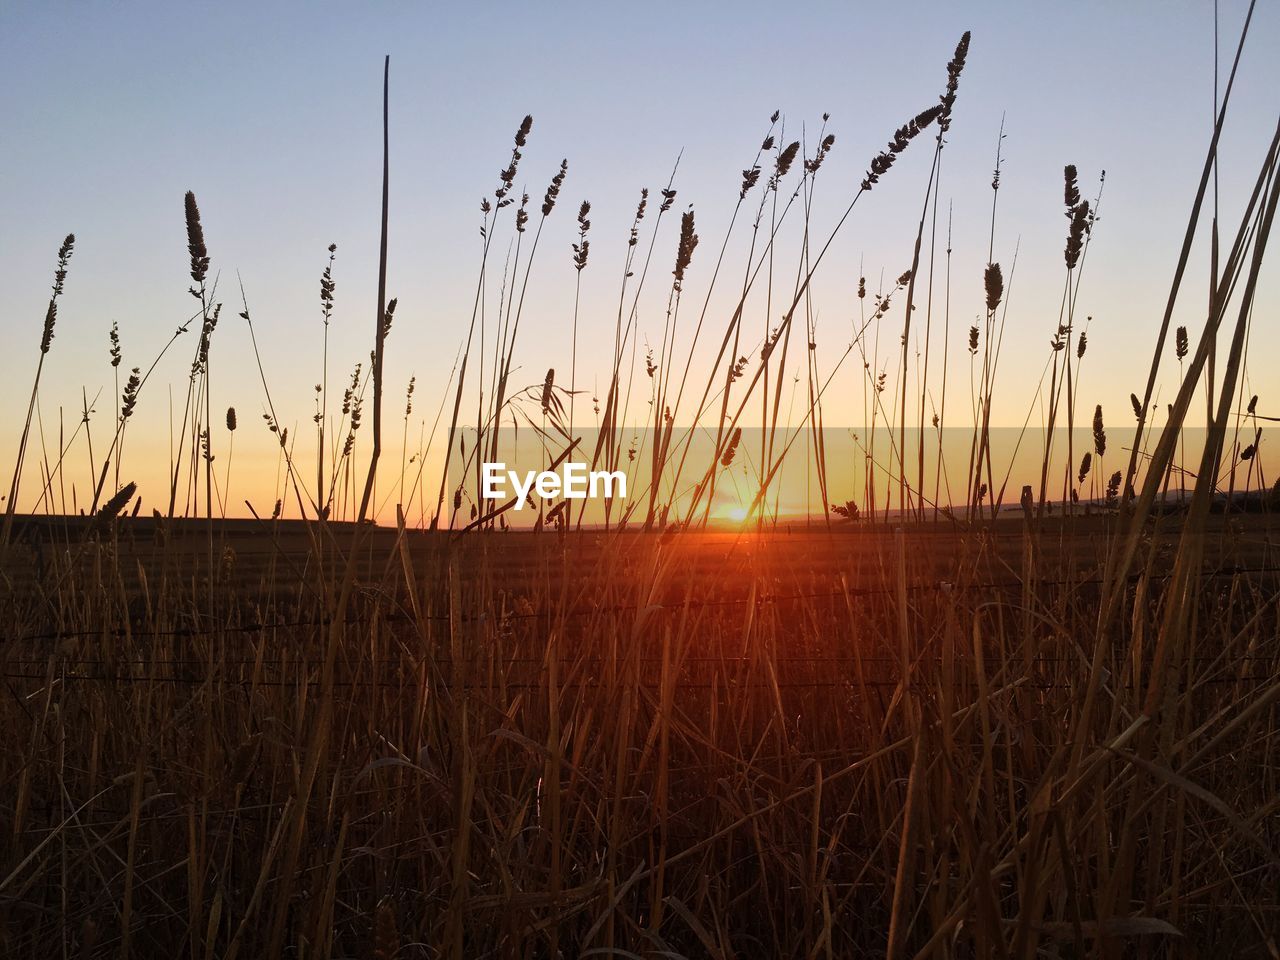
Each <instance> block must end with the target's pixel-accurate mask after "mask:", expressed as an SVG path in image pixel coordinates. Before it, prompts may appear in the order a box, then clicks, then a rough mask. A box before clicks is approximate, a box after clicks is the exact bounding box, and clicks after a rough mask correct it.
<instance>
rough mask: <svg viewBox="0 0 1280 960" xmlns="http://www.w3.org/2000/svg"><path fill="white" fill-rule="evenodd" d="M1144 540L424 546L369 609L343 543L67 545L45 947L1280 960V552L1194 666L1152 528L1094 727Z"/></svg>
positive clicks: (944, 535) (1218, 566)
mask: <svg viewBox="0 0 1280 960" xmlns="http://www.w3.org/2000/svg"><path fill="white" fill-rule="evenodd" d="M1121 522H1122V521H1121V518H1119V517H1094V518H1090V519H1088V520H1086V519H1085V518H1079V519H1078V520H1077V521H1074V522H1073V521H1070V520H1067V519H1060V520H1058V521H1056V522H1052V521H1046V523H1045V524H1044V525H1042V526H1040V527H1036V526H1034V525H1032V524H1031V523H1029V522H1027V521H1025V520H1024V519H1022V518H1017V519H1010V520H1008V521H997V522H995V523H993V524H989V525H987V526H986V527H984V528H982V529H977V530H961V529H948V528H947V527H934V526H932V525H925V526H920V525H916V526H908V527H906V528H897V529H890V528H876V527H872V526H867V527H866V528H864V529H861V530H856V531H849V530H848V528H846V529H845V530H843V531H840V530H837V531H835V532H826V531H803V530H797V531H795V532H792V533H775V534H772V535H755V534H749V535H746V534H741V533H704V534H689V535H687V536H683V537H669V538H665V539H664V538H662V537H661V536H660V535H657V534H643V533H636V534H625V533H624V534H619V533H607V534H606V533H604V532H583V533H579V534H569V535H565V536H554V535H534V534H529V533H517V532H511V533H505V534H499V533H495V534H485V535H478V536H473V537H470V538H464V539H461V540H458V541H456V542H454V543H450V540H449V537H448V535H446V534H443V533H439V534H431V533H425V534H424V533H416V532H413V531H405V532H404V533H403V534H402V535H397V533H396V532H395V531H388V530H381V531H378V532H377V534H376V535H372V536H370V537H369V538H368V540H367V541H365V543H364V545H363V546H362V548H361V549H362V551H363V560H362V563H361V569H360V573H359V575H358V576H357V578H356V580H355V582H354V583H353V585H352V591H353V596H352V602H351V603H350V604H349V607H348V610H349V612H348V614H347V616H346V617H345V618H344V620H343V621H342V622H338V623H334V622H332V621H331V620H330V619H329V618H330V617H331V615H332V607H331V605H330V604H329V603H328V602H327V601H326V598H328V597H331V596H332V595H333V592H334V589H335V587H337V586H340V584H332V583H330V584H327V585H326V584H325V576H326V574H325V571H326V569H333V568H334V566H336V565H334V564H333V559H332V556H330V557H329V559H328V561H326V559H325V551H324V546H323V544H322V545H321V551H320V552H319V553H313V552H312V550H311V548H310V546H309V543H308V535H307V533H306V532H305V528H304V527H303V525H301V524H297V523H288V522H279V523H277V524H275V525H274V526H272V527H271V529H269V531H265V532H264V531H263V530H261V529H257V528H256V525H255V524H253V523H251V522H250V523H243V522H241V523H232V522H228V523H227V524H226V527H225V529H221V530H219V531H218V536H219V538H220V539H219V543H220V551H219V556H222V557H225V558H226V559H225V561H224V562H222V563H220V565H219V569H218V570H217V571H216V572H215V576H214V589H213V591H212V592H210V591H209V590H208V588H207V573H208V570H207V556H208V554H207V552H206V551H205V549H204V548H205V547H206V546H207V540H206V535H205V534H206V531H205V529H204V525H203V524H182V523H175V524H173V525H172V526H166V525H165V524H163V523H159V524H158V523H156V522H154V521H151V520H144V519H133V520H130V519H127V518H126V519H121V520H118V521H116V525H115V526H113V527H112V529H111V531H110V534H109V536H106V537H104V538H103V539H102V540H100V541H98V542H97V543H96V544H95V545H94V547H93V548H92V549H88V548H86V547H85V546H84V543H85V540H84V537H83V536H82V535H81V534H79V533H78V532H76V531H75V530H74V529H70V528H74V527H75V526H76V524H75V523H74V522H71V521H67V522H62V523H45V524H33V525H32V526H31V527H30V528H29V529H28V530H27V532H26V537H25V538H24V539H28V540H29V541H30V542H32V543H39V544H40V548H39V550H33V551H31V552H30V553H29V554H28V555H27V562H26V563H24V564H23V567H24V568H26V569H30V570H35V571H38V573H39V575H40V576H39V583H40V584H41V586H39V587H36V588H34V589H33V588H26V589H23V590H21V591H16V592H13V593H10V595H9V599H8V601H7V607H6V613H5V621H6V623H7V624H9V628H8V630H9V633H8V640H7V643H6V656H5V673H6V686H7V696H6V698H5V707H4V719H5V727H6V729H7V730H9V736H8V737H7V738H6V739H7V741H8V743H9V747H8V749H6V750H5V751H4V754H3V768H2V774H3V777H4V779H5V782H7V783H10V784H14V785H15V786H16V791H15V793H14V796H15V803H14V806H13V808H12V818H13V819H12V830H11V831H6V838H5V843H4V864H5V870H4V872H5V874H6V876H5V878H4V880H3V883H4V886H3V888H2V891H0V892H2V893H3V895H4V898H5V899H4V901H3V906H4V911H5V926H4V931H5V937H6V953H8V954H9V955H11V956H23V955H41V954H42V953H44V952H45V951H50V952H52V947H53V944H54V943H61V944H63V945H65V947H66V949H67V951H68V952H69V953H71V954H73V955H76V951H82V952H84V954H85V955H95V953H94V951H95V950H96V951H98V952H100V953H102V955H115V954H116V953H118V952H128V951H130V950H131V951H132V953H133V954H135V955H139V956H176V955H179V954H187V953H190V954H193V955H196V956H210V957H212V956H229V955H235V954H240V955H244V956H263V955H269V954H271V953H273V952H275V951H278V950H279V949H280V948H281V946H282V945H285V946H286V947H287V948H288V950H289V951H290V952H296V953H298V954H306V955H312V956H326V955H336V956H364V955H368V954H370V952H371V951H374V950H381V951H383V952H382V953H381V954H379V956H392V955H402V956H416V955H422V956H437V955H448V954H452V955H455V956H482V955H499V956H544V955H546V956H554V955H556V951H557V949H562V950H568V952H569V953H570V954H573V955H580V954H586V953H588V951H589V950H591V949H597V950H598V951H599V953H598V954H595V955H602V956H604V955H610V953H613V954H614V955H619V956H627V955H647V954H655V953H660V952H662V951H666V952H667V953H669V954H679V955H685V956H751V955H778V956H784V955H785V956H848V955H856V954H861V953H864V952H865V953H872V954H874V953H880V952H884V951H885V950H886V949H888V948H889V945H890V943H891V942H896V943H897V944H898V949H899V950H903V951H907V952H908V953H914V952H916V951H920V950H925V949H932V950H934V951H937V952H940V954H941V955H958V956H975V955H976V956H991V955H995V954H996V953H999V952H1000V949H1001V947H1002V946H1003V945H1007V946H1008V947H1013V948H1017V947H1020V946H1021V945H1022V944H1024V943H1031V942H1035V943H1039V944H1041V945H1042V947H1043V948H1044V949H1050V950H1055V949H1056V950H1059V951H1062V952H1063V954H1064V955H1078V954H1080V953H1087V952H1090V950H1092V949H1094V948H1096V947H1098V946H1099V943H1100V940H1099V938H1100V937H1102V935H1103V934H1104V933H1107V932H1111V933H1112V934H1113V936H1112V937H1111V938H1109V939H1107V940H1106V941H1104V942H1106V943H1109V944H1111V945H1112V948H1114V949H1117V950H1121V949H1123V950H1124V951H1125V952H1127V951H1128V950H1132V949H1134V948H1135V945H1136V944H1139V943H1142V944H1144V945H1145V946H1146V947H1147V948H1148V949H1151V950H1155V951H1156V952H1162V951H1164V950H1167V949H1174V950H1175V951H1179V950H1181V949H1183V948H1181V947H1170V946H1169V944H1172V943H1189V944H1213V945H1215V946H1216V948H1217V949H1218V950H1225V951H1230V952H1237V951H1238V952H1240V953H1241V955H1243V953H1245V952H1247V950H1246V948H1249V947H1252V948H1254V949H1255V951H1256V950H1257V949H1262V945H1263V944H1266V943H1268V942H1270V943H1271V944H1272V945H1274V940H1273V939H1270V938H1271V937H1272V936H1273V935H1274V930H1275V929H1276V926H1275V924H1276V911H1277V909H1280V903H1278V902H1277V899H1276V885H1275V877H1276V873H1275V871H1276V866H1277V865H1276V861H1275V857H1274V854H1272V853H1271V851H1273V850H1275V849H1276V847H1277V844H1278V843H1280V832H1278V828H1277V824H1278V822H1280V821H1278V818H1277V807H1276V803H1277V801H1276V797H1277V795H1278V792H1277V786H1278V785H1277V783H1276V782H1275V777H1276V771H1277V770H1280V764H1278V760H1280V758H1278V757H1277V737H1276V733H1277V731H1276V702H1277V693H1278V692H1280V686H1278V685H1277V682H1276V676H1277V667H1280V631H1278V629H1277V625H1278V620H1277V615H1276V611H1275V607H1274V601H1275V598H1276V596H1277V587H1278V586H1280V585H1278V584H1277V576H1276V570H1277V569H1278V568H1280V564H1276V563H1275V558H1274V556H1273V555H1272V544H1273V543H1274V541H1275V539H1276V535H1277V533H1278V532H1280V528H1277V527H1276V525H1275V524H1274V523H1273V521H1272V520H1271V518H1270V516H1267V515H1254V516H1248V515H1242V516H1238V517H1226V518H1223V517H1214V518H1211V520H1210V525H1209V526H1208V528H1207V529H1206V531H1205V533H1206V535H1207V536H1206V540H1207V542H1208V543H1209V544H1210V545H1211V550H1210V551H1208V552H1207V553H1206V556H1205V558H1204V562H1203V569H1202V572H1201V573H1200V574H1199V575H1198V576H1197V578H1196V583H1197V584H1198V588H1197V590H1196V593H1195V596H1194V597H1193V598H1192V600H1193V602H1192V603H1190V604H1189V606H1188V611H1187V615H1188V617H1189V618H1190V621H1191V624H1192V626H1193V628H1194V629H1193V630H1191V631H1188V635H1187V639H1186V641H1185V642H1184V643H1183V644H1182V645H1180V646H1179V647H1178V648H1177V649H1174V650H1166V649H1161V645H1160V644H1159V642H1158V640H1159V637H1160V623H1159V614H1160V611H1161V610H1162V608H1163V606H1164V603H1165V601H1164V595H1165V591H1166V587H1167V584H1168V581H1169V579H1170V573H1171V572H1172V566H1171V561H1170V558H1171V557H1172V556H1173V555H1174V550H1175V549H1176V547H1177V543H1178V539H1179V535H1180V532H1181V526H1182V525H1181V521H1180V518H1178V517H1176V516H1172V517H1164V518H1161V519H1160V520H1159V521H1158V523H1153V524H1151V526H1150V527H1149V529H1148V530H1147V531H1146V534H1147V536H1148V537H1149V539H1150V543H1151V557H1152V559H1151V561H1150V562H1149V564H1148V565H1147V566H1146V567H1145V568H1143V569H1141V570H1138V571H1136V572H1135V576H1133V577H1131V578H1129V579H1128V580H1127V581H1126V586H1125V587H1124V588H1123V598H1122V602H1121V606H1122V608H1123V612H1122V613H1121V614H1120V615H1118V616H1117V617H1116V620H1115V622H1114V624H1113V626H1112V629H1111V630H1109V631H1108V632H1107V634H1106V636H1107V637H1108V640H1109V643H1108V646H1107V649H1105V650H1104V651H1103V654H1102V656H1101V658H1100V663H1099V670H1098V674H1097V675H1098V676H1100V677H1101V680H1100V682H1099V685H1098V691H1097V700H1096V701H1095V703H1096V706H1095V709H1094V716H1093V717H1092V718H1091V719H1090V720H1088V721H1087V727H1085V728H1083V729H1082V727H1081V723H1082V719H1081V711H1082V707H1083V703H1084V701H1085V700H1086V689H1087V687H1088V679H1089V677H1090V676H1091V675H1094V674H1091V672H1090V661H1091V659H1092V657H1093V655H1094V651H1093V650H1090V649H1088V647H1087V646H1086V645H1083V644H1081V643H1079V642H1078V641H1076V640H1075V639H1074V638H1076V637H1080V636H1088V635H1090V633H1091V632H1092V631H1093V630H1094V629H1095V626H1096V621H1097V618H1098V609H1099V600H1100V596H1101V595H1102V586H1101V585H1102V583H1103V579H1102V574H1103V572H1104V571H1105V568H1106V565H1107V560H1108V557H1107V552H1108V550H1109V549H1110V545H1111V544H1112V543H1113V540H1114V537H1113V536H1112V535H1110V534H1109V528H1112V527H1115V526H1116V525H1117V524H1119V523H1121ZM80 525H81V526H82V525H83V523H81V524H80ZM269 526H270V525H269ZM354 532H355V531H354V528H346V529H337V530H336V531H335V532H334V543H333V544H332V547H333V548H334V549H338V548H339V547H340V546H341V545H342V544H343V543H344V541H345V542H348V543H349V542H350V537H351V536H352V535H353V534H354ZM233 557H234V559H232V558H233ZM1029 564H1030V566H1029ZM166 570H167V571H169V573H168V575H167V576H166V573H165V571H166ZM50 583H55V584H57V583H62V584H65V585H66V586H63V587H62V588H61V589H59V590H58V591H57V592H56V593H55V592H53V591H50V590H48V589H47V587H46V586H45V585H47V584H50ZM72 585H74V586H73V587H72ZM18 597H21V598H22V600H21V601H19V600H18V599H17V598H18ZM210 597H212V601H211V602H212V603H213V607H212V609H206V608H205V601H206V599H208V598H210ZM210 618H212V619H210ZM1153 702H1154V704H1155V706H1154V708H1153V706H1152V704H1153ZM1174 930H1177V931H1178V932H1179V933H1180V934H1181V937H1180V938H1179V937H1174V936H1173V931H1174ZM930 944H932V946H930ZM1122 945H1127V946H1122ZM1011 953H1012V954H1013V955H1016V953H1017V951H1016V950H1013V951H1011ZM1218 955H1222V954H1221V953H1219V954H1218ZM1257 955H1260V956H1261V955H1265V952H1264V953H1258V954H1257Z"/></svg>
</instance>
